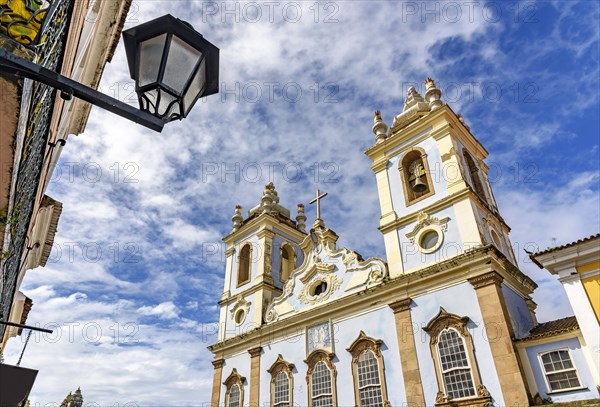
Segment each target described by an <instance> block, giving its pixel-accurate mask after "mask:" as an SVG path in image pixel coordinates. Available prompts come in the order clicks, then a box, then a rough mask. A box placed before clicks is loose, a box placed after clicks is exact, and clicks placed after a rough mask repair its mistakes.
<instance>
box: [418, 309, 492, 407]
mask: <svg viewBox="0 0 600 407" xmlns="http://www.w3.org/2000/svg"><path fill="white" fill-rule="evenodd" d="M468 322H469V318H468V317H466V316H465V317H460V316H458V315H456V314H451V313H449V312H446V310H445V309H444V308H442V307H440V311H439V312H438V313H437V315H436V316H435V317H434V318H433V319H432V320H431V321H429V323H428V324H427V326H426V327H425V328H423V329H424V330H425V332H427V333H428V334H429V337H430V341H429V347H430V349H431V357H432V358H433V363H434V366H435V373H436V379H437V382H438V393H437V395H436V397H435V405H436V406H444V407H447V406H450V405H454V402H453V401H452V400H459V399H468V400H464V401H461V402H459V403H460V405H465V406H466V405H467V403H468V405H469V406H488V405H491V403H492V396H491V395H490V392H489V391H488V390H487V389H486V387H485V385H484V384H483V383H482V382H481V377H480V376H479V370H478V369H477V360H476V359H475V347H474V346H473V338H472V337H471V334H470V333H469V330H468V329H467V323H468ZM457 405H458V404H457Z"/></svg>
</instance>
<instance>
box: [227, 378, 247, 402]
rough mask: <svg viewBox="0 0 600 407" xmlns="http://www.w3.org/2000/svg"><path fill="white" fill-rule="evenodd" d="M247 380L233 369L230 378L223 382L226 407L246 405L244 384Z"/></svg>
mask: <svg viewBox="0 0 600 407" xmlns="http://www.w3.org/2000/svg"><path fill="white" fill-rule="evenodd" d="M245 381H246V378H245V377H243V376H241V375H240V374H239V373H238V372H237V370H236V369H233V371H232V372H231V374H230V375H229V377H227V379H226V380H225V381H224V382H223V384H224V385H225V387H226V390H225V406H226V407H243V405H244V382H245Z"/></svg>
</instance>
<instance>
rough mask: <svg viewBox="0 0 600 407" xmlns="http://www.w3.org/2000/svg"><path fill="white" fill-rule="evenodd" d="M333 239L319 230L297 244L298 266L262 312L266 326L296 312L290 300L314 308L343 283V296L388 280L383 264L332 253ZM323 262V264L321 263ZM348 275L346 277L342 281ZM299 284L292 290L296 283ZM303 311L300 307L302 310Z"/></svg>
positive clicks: (344, 252)
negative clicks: (294, 298) (300, 259)
mask: <svg viewBox="0 0 600 407" xmlns="http://www.w3.org/2000/svg"><path fill="white" fill-rule="evenodd" d="M336 240H337V235H336V234H335V233H334V232H333V231H331V230H329V229H327V228H319V229H317V230H314V229H313V230H311V234H310V235H308V236H306V238H305V239H304V240H303V241H302V243H301V244H300V247H301V249H302V251H303V253H304V261H303V263H302V265H300V266H299V267H298V268H296V269H294V271H293V272H292V274H291V276H290V277H289V279H288V280H287V281H286V283H285V285H284V287H283V293H282V294H281V295H280V296H279V297H277V298H274V299H273V301H272V302H271V304H269V307H268V309H267V312H266V316H265V321H266V322H267V323H270V322H273V321H276V320H278V319H279V318H281V317H283V316H285V315H288V314H290V313H291V312H293V311H295V310H297V307H298V303H297V302H295V301H289V299H290V297H291V296H293V295H296V296H297V298H298V301H299V303H302V304H317V303H322V302H324V301H326V300H328V299H330V298H331V296H332V295H334V294H335V293H338V292H340V291H341V287H342V284H344V281H346V282H347V284H346V285H345V287H344V292H348V291H356V290H357V289H365V288H368V287H372V286H374V285H377V284H381V283H382V282H383V281H384V280H385V279H386V278H387V276H388V270H387V266H386V264H385V263H384V262H383V261H382V260H381V259H377V258H370V259H367V260H366V261H363V259H362V258H361V256H360V255H359V254H358V253H356V252H354V251H352V250H349V249H346V248H341V249H336V245H335V243H336ZM323 259H327V262H325V261H323ZM347 274H350V275H349V277H345V276H346V275H347ZM298 282H299V283H300V284H302V286H301V288H300V289H299V290H296V284H297V283H298ZM320 282H323V283H325V284H326V285H327V287H326V288H324V287H323V286H322V287H321V288H320V289H319V291H321V290H322V292H318V294H317V295H314V291H312V292H311V289H315V288H316V285H318V284H319V283H320ZM302 308H303V307H302Z"/></svg>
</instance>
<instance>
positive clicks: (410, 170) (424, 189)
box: [398, 147, 434, 206]
mask: <svg viewBox="0 0 600 407" xmlns="http://www.w3.org/2000/svg"><path fill="white" fill-rule="evenodd" d="M398 169H399V170H400V176H401V178H402V185H403V188H402V189H403V191H404V198H405V200H406V205H407V206H408V205H411V204H413V203H415V202H418V201H420V200H422V199H425V198H427V197H428V196H431V195H433V193H434V190H433V183H432V182H431V174H430V172H429V164H428V163H427V154H425V150H423V149H422V148H420V147H414V148H413V149H412V150H410V151H409V152H407V153H406V154H404V157H402V160H400V166H399V168H398Z"/></svg>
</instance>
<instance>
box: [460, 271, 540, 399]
mask: <svg viewBox="0 0 600 407" xmlns="http://www.w3.org/2000/svg"><path fill="white" fill-rule="evenodd" d="M503 280H504V279H503V278H502V276H500V275H499V274H498V273H496V272H495V271H492V272H489V273H486V274H483V275H481V276H478V277H473V278H470V279H469V282H470V283H471V284H472V285H473V287H475V292H476V293H477V300H478V302H479V308H480V310H481V315H482V316H483V323H484V325H485V331H486V335H487V338H488V342H489V344H490V348H491V350H492V357H493V358H494V365H495V366H496V373H497V374H498V381H499V382H500V388H501V389H502V396H503V397H504V404H505V405H507V406H511V407H519V406H529V400H528V398H527V389H526V386H525V382H524V378H523V373H522V372H521V369H520V366H519V360H518V356H517V353H516V351H515V348H514V346H513V338H514V332H513V328H512V325H511V323H510V319H509V315H508V311H507V309H506V303H505V302H504V295H503V294H502V287H501V284H502V281H503Z"/></svg>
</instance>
